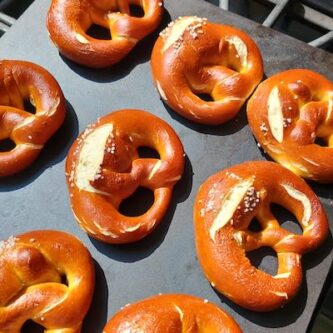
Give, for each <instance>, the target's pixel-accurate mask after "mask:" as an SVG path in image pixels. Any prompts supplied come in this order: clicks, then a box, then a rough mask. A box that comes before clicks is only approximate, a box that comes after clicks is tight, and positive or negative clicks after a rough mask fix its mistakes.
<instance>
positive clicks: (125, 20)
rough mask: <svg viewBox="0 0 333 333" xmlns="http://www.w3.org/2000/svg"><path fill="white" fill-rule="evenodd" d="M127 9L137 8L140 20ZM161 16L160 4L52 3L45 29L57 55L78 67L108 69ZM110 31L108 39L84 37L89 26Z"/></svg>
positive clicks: (130, 0)
mask: <svg viewBox="0 0 333 333" xmlns="http://www.w3.org/2000/svg"><path fill="white" fill-rule="evenodd" d="M131 5H136V6H140V7H141V8H142V10H143V11H144V15H143V17H135V16H131V8H130V7H131ZM162 16H163V1H162V0H109V1H106V0H102V1H101V0H70V1H68V0H52V3H51V6H50V9H49V12H48V18H47V28H48V30H49V34H50V38H51V39H52V41H53V43H54V44H55V46H56V47H57V48H58V49H59V51H60V53H61V54H63V55H64V56H66V57H67V58H69V59H71V60H72V61H74V62H76V63H79V64H81V65H84V66H87V67H93V68H103V67H107V66H111V65H113V64H115V63H117V62H119V61H120V60H122V59H123V58H124V57H125V56H126V55H127V54H128V53H129V52H130V51H131V50H132V49H133V48H134V46H135V45H136V44H137V43H138V42H139V41H140V40H141V39H143V38H144V37H145V36H147V35H148V34H150V33H151V32H153V31H154V30H155V29H156V28H157V27H158V25H159V23H160V21H161V19H162ZM94 24H95V25H99V26H101V27H104V28H105V29H108V30H110V34H111V39H108V40H105V39H104V40H102V39H96V38H93V37H91V36H89V35H88V33H87V30H89V28H90V27H91V26H92V25H94Z"/></svg>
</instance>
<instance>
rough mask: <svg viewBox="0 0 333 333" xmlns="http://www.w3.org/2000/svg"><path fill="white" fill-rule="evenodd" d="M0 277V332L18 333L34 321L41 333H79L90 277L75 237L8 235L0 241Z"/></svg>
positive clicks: (42, 233)
mask: <svg viewBox="0 0 333 333" xmlns="http://www.w3.org/2000/svg"><path fill="white" fill-rule="evenodd" d="M0 277H1V278H0V279H1V283H0V331H1V332H8V333H19V332H21V327H22V326H23V324H24V323H25V322H26V321H27V320H33V321H34V322H36V323H37V324H39V325H41V326H43V327H45V332H50V333H51V332H64V333H80V331H81V325H82V321H83V319H84V317H85V315H86V313H87V311H88V309H89V306H90V303H91V299H92V295H93V291H94V283H95V273H94V265H93V262H92V258H91V256H90V254H89V252H88V250H87V249H86V248H85V247H84V246H83V244H82V243H81V242H80V241H79V240H78V239H77V238H75V237H74V236H72V235H70V234H67V233H64V232H60V231H52V230H41V231H31V232H28V233H25V234H22V235H19V236H16V237H13V236H12V237H10V238H9V239H8V240H7V241H5V242H1V243H0ZM65 280H66V284H65Z"/></svg>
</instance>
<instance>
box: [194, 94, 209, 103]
mask: <svg viewBox="0 0 333 333" xmlns="http://www.w3.org/2000/svg"><path fill="white" fill-rule="evenodd" d="M194 94H195V95H197V96H198V97H199V98H200V99H202V100H203V101H205V102H214V99H213V97H212V96H211V95H210V94H205V93H194Z"/></svg>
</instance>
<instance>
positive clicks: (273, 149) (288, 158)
mask: <svg viewBox="0 0 333 333" xmlns="http://www.w3.org/2000/svg"><path fill="white" fill-rule="evenodd" d="M332 110H333V84H332V83H331V82H330V81H328V80H327V79H325V78H324V77H323V76H321V75H319V74H317V73H315V72H312V71H309V70H304V69H295V70H289V71H286V72H282V73H279V74H276V75H274V76H272V77H271V78H269V79H267V80H266V81H264V82H263V83H262V84H261V85H260V86H259V87H258V89H257V90H256V91H255V93H254V94H253V96H252V97H251V99H250V101H249V103H248V107H247V114H248V119H249V124H250V126H251V129H252V131H253V134H254V135H255V137H256V139H257V140H258V142H259V143H260V144H261V146H262V147H263V148H264V149H265V151H266V152H267V153H268V154H269V155H270V156H271V157H272V158H273V159H274V160H276V161H277V162H279V163H280V164H282V165H283V166H285V167H286V168H288V169H290V170H291V171H293V172H294V173H296V174H297V175H299V176H301V177H304V178H309V179H312V180H315V181H318V182H322V183H330V182H332V181H333V155H332V153H331V150H332V148H333V112H332ZM316 139H320V140H321V141H322V142H323V143H324V146H321V145H319V144H318V141H316Z"/></svg>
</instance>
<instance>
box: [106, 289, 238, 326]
mask: <svg viewBox="0 0 333 333" xmlns="http://www.w3.org/2000/svg"><path fill="white" fill-rule="evenodd" d="M103 332H104V333H111V332H112V333H115V332H119V333H120V332H133V333H134V332H135V333H139V332H140V333H151V332H158V333H169V332H186V333H196V332H229V333H241V332H242V330H241V329H240V327H239V326H238V325H237V323H236V322H235V320H234V319H233V318H232V317H231V316H230V315H228V314H227V313H226V312H224V311H223V310H222V309H220V308H218V307H217V306H216V305H214V304H212V303H210V302H208V300H203V299H200V298H197V297H193V296H189V295H183V294H166V295H160V296H154V297H151V298H147V299H145V300H143V301H140V302H138V303H134V304H131V305H129V306H126V307H124V308H123V309H122V310H121V311H119V312H118V313H116V314H115V315H114V316H113V317H112V318H111V319H110V321H109V322H108V323H107V325H106V326H105V328H104V330H103Z"/></svg>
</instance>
